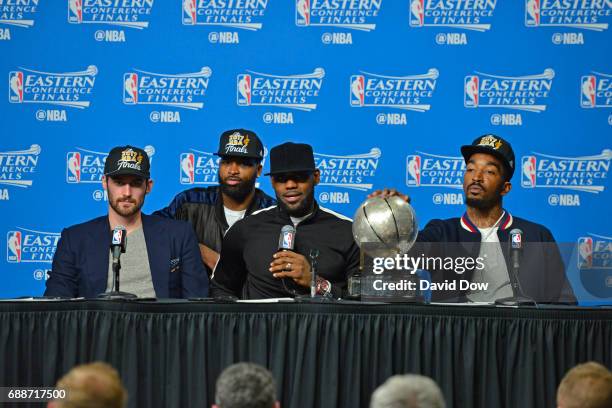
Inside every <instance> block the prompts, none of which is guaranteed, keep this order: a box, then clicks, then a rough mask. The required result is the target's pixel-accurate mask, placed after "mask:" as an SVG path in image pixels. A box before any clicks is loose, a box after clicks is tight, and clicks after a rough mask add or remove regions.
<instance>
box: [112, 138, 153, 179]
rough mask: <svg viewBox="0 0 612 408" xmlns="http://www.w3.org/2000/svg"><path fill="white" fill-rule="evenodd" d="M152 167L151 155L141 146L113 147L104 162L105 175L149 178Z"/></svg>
mask: <svg viewBox="0 0 612 408" xmlns="http://www.w3.org/2000/svg"><path fill="white" fill-rule="evenodd" d="M150 169H151V163H150V162H149V155H147V153H146V152H145V151H144V150H142V149H141V148H139V147H134V146H117V147H113V148H112V149H111V151H110V153H109V154H108V156H106V161H105V162H104V175H105V176H109V177H115V176H122V175H132V176H139V177H142V178H144V179H148V178H149V177H150V176H151V174H150Z"/></svg>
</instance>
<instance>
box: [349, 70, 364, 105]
mask: <svg viewBox="0 0 612 408" xmlns="http://www.w3.org/2000/svg"><path fill="white" fill-rule="evenodd" d="M363 90H364V79H363V75H351V106H363Z"/></svg>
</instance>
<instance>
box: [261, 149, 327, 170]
mask: <svg viewBox="0 0 612 408" xmlns="http://www.w3.org/2000/svg"><path fill="white" fill-rule="evenodd" d="M316 169H317V168H316V167H315V162H314V153H313V151H312V146H310V145H308V144H304V143H292V142H287V143H283V144H280V145H278V146H274V147H273V148H272V149H271V150H270V172H269V173H266V174H264V175H265V176H274V175H276V174H283V173H297V172H311V173H312V172H314V171H315V170H316Z"/></svg>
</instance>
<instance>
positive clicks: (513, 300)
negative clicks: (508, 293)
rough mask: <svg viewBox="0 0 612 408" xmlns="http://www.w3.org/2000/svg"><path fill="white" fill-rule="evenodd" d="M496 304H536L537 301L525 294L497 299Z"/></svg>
mask: <svg viewBox="0 0 612 408" xmlns="http://www.w3.org/2000/svg"><path fill="white" fill-rule="evenodd" d="M495 304H496V305H500V306H535V305H536V302H535V300H533V299H530V298H526V297H523V296H512V297H506V298H501V299H497V300H496V301H495Z"/></svg>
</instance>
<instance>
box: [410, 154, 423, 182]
mask: <svg viewBox="0 0 612 408" xmlns="http://www.w3.org/2000/svg"><path fill="white" fill-rule="evenodd" d="M406 185H407V186H408V187H418V186H420V185H421V156H419V155H410V156H408V157H406Z"/></svg>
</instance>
